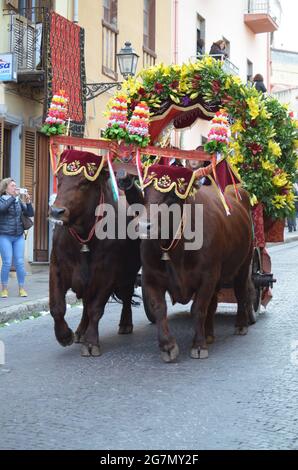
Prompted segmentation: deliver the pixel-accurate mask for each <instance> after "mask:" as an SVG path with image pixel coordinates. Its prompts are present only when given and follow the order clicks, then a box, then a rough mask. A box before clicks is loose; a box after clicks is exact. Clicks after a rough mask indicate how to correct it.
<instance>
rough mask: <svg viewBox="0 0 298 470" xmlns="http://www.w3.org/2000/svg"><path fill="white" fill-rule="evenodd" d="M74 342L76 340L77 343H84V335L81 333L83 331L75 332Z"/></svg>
mask: <svg viewBox="0 0 298 470" xmlns="http://www.w3.org/2000/svg"><path fill="white" fill-rule="evenodd" d="M74 342H75V343H82V342H83V335H81V333H77V332H75V334H74Z"/></svg>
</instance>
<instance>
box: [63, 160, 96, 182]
mask: <svg viewBox="0 0 298 470" xmlns="http://www.w3.org/2000/svg"><path fill="white" fill-rule="evenodd" d="M59 159H60V157H59ZM104 160H105V159H104V157H101V162H100V165H99V167H98V169H97V170H96V172H95V175H94V176H90V175H89V174H88V173H87V169H86V166H85V165H82V166H81V167H80V168H79V169H78V170H76V171H68V170H67V165H69V163H63V162H62V163H60V162H59V163H58V165H57V169H56V172H55V175H57V173H58V171H60V170H61V168H62V171H63V174H64V175H66V176H76V175H79V174H80V173H82V171H83V172H84V176H85V178H86V179H87V180H89V181H95V180H96V179H97V178H98V176H99V174H100V172H101V170H102V168H103V166H104Z"/></svg>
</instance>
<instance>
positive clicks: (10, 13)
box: [3, 8, 47, 88]
mask: <svg viewBox="0 0 298 470" xmlns="http://www.w3.org/2000/svg"><path fill="white" fill-rule="evenodd" d="M3 16H4V18H5V19H6V23H7V31H8V52H11V53H13V54H14V56H15V62H16V68H17V82H18V83H23V84H25V83H27V84H30V85H31V86H33V87H37V88H40V87H42V86H43V85H44V78H45V65H46V64H45V57H46V54H45V53H44V51H45V45H46V33H45V29H46V17H47V10H46V9H45V8H26V9H25V8H22V9H19V10H18V12H16V11H15V10H4V11H3Z"/></svg>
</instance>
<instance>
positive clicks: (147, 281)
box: [141, 167, 253, 362]
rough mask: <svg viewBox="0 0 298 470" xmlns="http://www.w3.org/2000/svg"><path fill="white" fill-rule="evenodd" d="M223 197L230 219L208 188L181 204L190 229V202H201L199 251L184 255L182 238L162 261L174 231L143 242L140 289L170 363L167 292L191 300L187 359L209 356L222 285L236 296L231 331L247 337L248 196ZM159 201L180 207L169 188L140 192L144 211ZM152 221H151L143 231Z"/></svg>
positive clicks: (174, 351) (172, 344)
mask: <svg viewBox="0 0 298 470" xmlns="http://www.w3.org/2000/svg"><path fill="white" fill-rule="evenodd" d="M164 168H166V167H164ZM171 171H173V170H171ZM177 171H180V175H182V176H183V171H184V172H189V171H190V170H188V169H184V170H182V173H181V169H180V170H179V169H178V170H177ZM165 173H166V170H165ZM145 183H146V181H145ZM163 183H164V182H163ZM225 194H226V195H227V198H228V200H229V204H230V207H231V215H229V216H227V215H226V212H225V209H224V206H223V204H222V202H221V200H220V199H219V197H218V194H217V193H216V191H215V190H214V189H213V187H211V186H201V187H200V189H199V190H198V191H197V193H196V195H195V196H192V197H190V196H189V197H187V199H186V200H185V202H186V203H188V204H191V224H192V229H194V215H195V212H194V207H195V204H203V222H204V223H203V245H202V248H201V249H197V250H196V251H186V250H185V240H184V238H183V237H182V238H181V240H180V241H179V243H178V245H177V246H176V247H174V248H173V249H171V250H170V251H169V257H170V260H167V261H166V260H164V259H161V257H162V249H161V247H163V248H166V247H169V245H170V243H171V239H172V238H173V234H174V232H175V230H172V234H171V235H170V239H169V240H153V239H146V240H143V241H142V244H141V259H142V282H143V291H144V295H145V297H146V299H145V300H146V301H147V302H148V306H149V310H150V314H151V316H152V320H153V321H156V323H157V329H158V341H159V346H160V349H161V354H162V358H163V360H164V361H165V362H171V361H173V360H174V359H175V358H176V357H177V355H178V353H179V350H178V346H177V343H176V340H175V338H174V337H173V336H172V335H171V333H170V330H169V326H168V321H167V305H166V299H165V294H166V292H169V294H170V296H171V298H172V302H173V303H176V302H179V303H182V304H186V303H188V302H190V301H191V300H193V303H192V307H191V314H192V317H193V319H194V328H195V335H194V338H193V344H192V349H191V357H193V358H206V357H208V349H207V343H211V342H212V341H213V340H214V330H213V317H214V313H215V311H216V307H217V293H218V291H219V289H220V287H221V286H222V285H223V284H229V283H232V285H233V286H234V290H235V295H236V298H237V303H238V309H237V316H236V324H235V327H236V330H235V333H236V334H240V335H243V334H246V333H247V327H248V318H249V317H248V315H249V309H251V292H252V289H251V280H250V265H251V259H252V252H253V239H252V223H251V220H250V204H249V198H248V194H247V193H246V192H245V191H244V190H243V189H240V194H241V197H242V200H241V201H238V200H237V199H236V197H235V193H234V189H233V188H227V189H226V193H225ZM161 203H165V204H167V205H168V206H170V205H171V204H173V203H178V204H179V205H180V206H181V207H182V205H183V204H184V202H183V200H182V199H178V197H177V195H176V194H175V193H174V190H173V189H172V190H171V191H170V192H160V191H159V190H158V188H155V187H154V185H153V184H150V183H149V185H148V186H147V187H146V189H145V204H146V207H147V209H149V206H150V205H151V204H158V205H160V204H161ZM188 222H189V221H188ZM146 223H147V222H146ZM151 223H152V222H151V221H150V223H148V225H147V227H146V228H149V226H150V225H151ZM186 223H187V221H186ZM159 228H160V227H159Z"/></svg>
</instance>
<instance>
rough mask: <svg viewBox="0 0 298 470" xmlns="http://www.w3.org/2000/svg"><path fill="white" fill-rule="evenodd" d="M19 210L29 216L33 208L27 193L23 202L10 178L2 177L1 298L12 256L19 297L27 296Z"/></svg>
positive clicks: (5, 295)
mask: <svg viewBox="0 0 298 470" xmlns="http://www.w3.org/2000/svg"><path fill="white" fill-rule="evenodd" d="M22 213H23V214H24V215H25V216H28V217H33V215H34V210H33V207H32V204H31V201H30V196H29V194H26V195H25V203H23V202H22V201H21V200H20V197H19V189H18V188H17V185H16V183H15V181H14V180H13V179H12V178H5V179H4V180H2V181H1V183H0V254H1V258H2V270H1V283H2V290H1V292H0V297H1V298H7V297H8V290H7V286H8V276H9V271H10V268H11V265H12V259H13V260H14V265H15V268H16V272H17V279H18V283H19V295H20V297H27V292H26V291H25V290H24V282H25V275H26V273H25V266H24V245H25V240H24V227H23V224H22V220H21V215H22Z"/></svg>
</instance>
